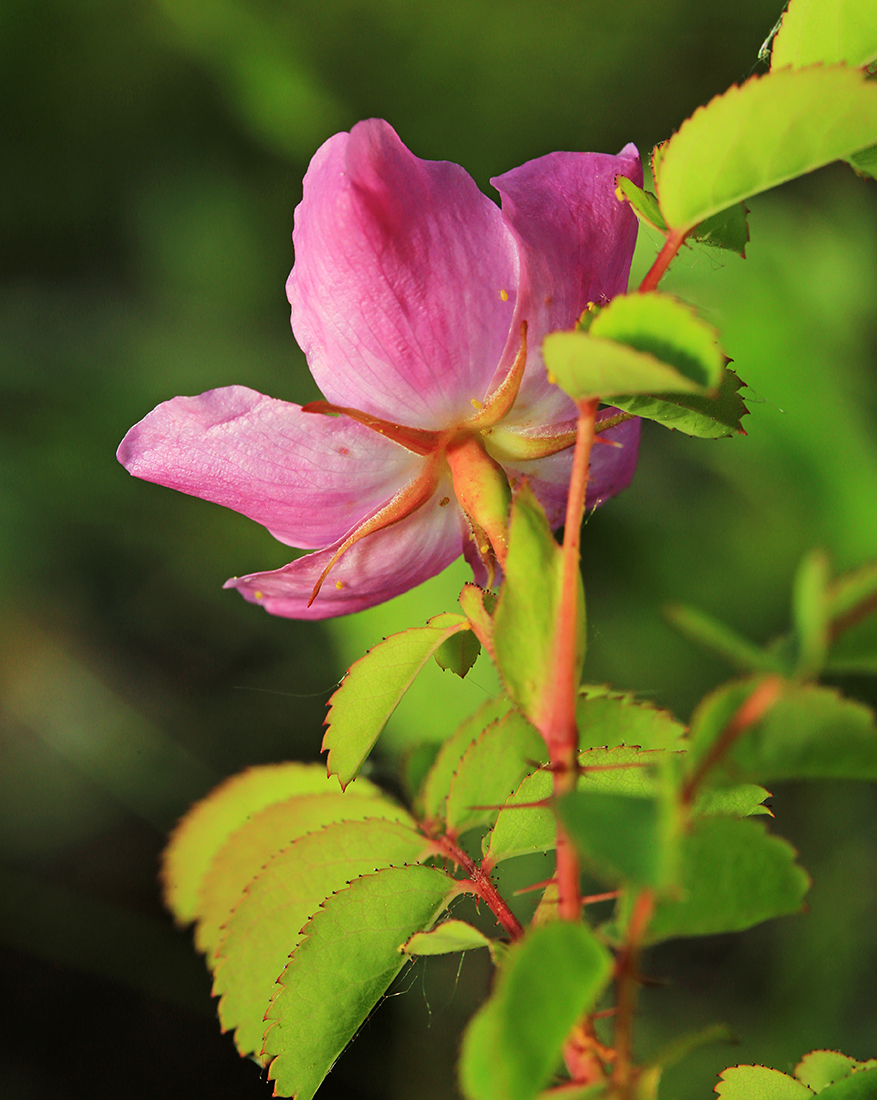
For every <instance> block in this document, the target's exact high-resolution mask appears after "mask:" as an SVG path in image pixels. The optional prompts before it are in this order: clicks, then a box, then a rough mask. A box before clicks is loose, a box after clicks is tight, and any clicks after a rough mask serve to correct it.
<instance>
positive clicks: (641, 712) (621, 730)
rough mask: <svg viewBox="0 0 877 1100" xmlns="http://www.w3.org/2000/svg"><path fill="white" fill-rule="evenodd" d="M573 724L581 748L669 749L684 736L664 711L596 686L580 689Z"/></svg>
mask: <svg viewBox="0 0 877 1100" xmlns="http://www.w3.org/2000/svg"><path fill="white" fill-rule="evenodd" d="M576 724H577V725H578V728H579V749H580V750H582V751H584V750H585V749H593V748H600V747H601V746H615V745H636V746H638V747H639V748H641V749H671V748H677V747H680V740H681V739H682V738H683V737H684V735H685V727H684V726H683V725H682V723H681V722H677V721H676V719H675V718H674V717H673V715H672V714H670V713H669V712H668V711H666V710H661V709H659V708H658V707H655V706H652V704H650V703H644V702H642V701H640V700H637V699H636V698H635V696H633V695H629V694H624V693H621V692H613V691H610V690H609V688H606V687H600V686H596V685H587V686H585V687H582V688H581V690H580V692H579V699H578V703H577V704H576Z"/></svg>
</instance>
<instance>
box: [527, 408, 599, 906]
mask: <svg viewBox="0 0 877 1100" xmlns="http://www.w3.org/2000/svg"><path fill="white" fill-rule="evenodd" d="M577 405H578V410H579V419H578V424H577V428H576V445H575V450H574V451H573V466H572V475H571V478H570V486H569V497H568V499H567V506H566V521H565V527H564V534H563V572H562V578H561V597H560V603H559V613H558V620H557V635H556V641H555V647H556V648H555V661H554V682H553V684H552V689H551V702H550V709H549V711H548V716H547V718H546V720H545V722H544V724H543V727H542V729H541V730H540V732H541V733H542V736H543V737H544V738H545V743H546V745H547V746H548V753H549V757H550V761H551V771H552V774H553V776H554V797H555V798H559V797H560V796H561V795H564V794H568V793H569V792H570V791H573V790H575V786H576V777H577V775H578V761H577V757H576V752H577V749H578V729H577V727H576V695H577V692H578V686H579V685H578V645H577V642H578V631H579V621H578V619H579V558H580V553H579V545H580V538H581V527H582V519H583V518H584V513H585V496H586V493H587V489H588V470H589V467H590V461H591V447H592V446H593V444H594V435H595V432H594V429H595V424H596V419H597V407H598V405H599V402H598V401H596V400H594V401H585V400H583V401H578V402H577ZM555 876H556V880H557V897H558V915H559V917H560V919H561V920H578V919H579V917H580V916H581V907H582V906H581V898H580V896H579V860H578V856H577V855H576V852H575V849H574V848H573V846H572V844H571V842H570V840H569V837H568V836H567V835H566V831H565V830H564V829H563V828H562V826H561V825H560V824H559V823H558V826H557V863H556V871H555Z"/></svg>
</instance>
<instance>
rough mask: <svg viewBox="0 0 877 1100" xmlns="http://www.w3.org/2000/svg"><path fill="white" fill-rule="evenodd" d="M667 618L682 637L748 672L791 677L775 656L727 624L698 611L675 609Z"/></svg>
mask: <svg viewBox="0 0 877 1100" xmlns="http://www.w3.org/2000/svg"><path fill="white" fill-rule="evenodd" d="M664 614H665V615H666V616H667V618H668V619H669V620H670V622H671V623H672V624H673V626H675V627H676V629H677V630H678V631H680V633H682V634H684V635H686V637H688V638H691V640H692V641H694V642H697V643H699V644H700V645H702V646H705V647H706V648H707V649H711V650H712V651H713V652H714V653H717V654H718V655H719V656H720V657H724V659H725V660H726V661H727V662H728V663H729V664H732V665H734V666H736V667H737V668H739V669H741V670H742V671H744V672H779V673H788V674H791V671H792V670H791V669H790V668H786V667H784V664H783V662H781V661H780V660H779V659H778V658H777V656H776V655H775V654H774V653H771V652H769V651H768V650H765V649H760V648H759V647H758V646H757V645H755V644H754V643H753V642H750V641H749V640H748V639H747V638H744V637H743V636H742V634H738V633H737V632H736V631H735V630H732V629H731V627H729V626H727V625H726V624H725V623H722V622H719V620H718V619H714V618H713V617H712V616H711V615H707V614H706V613H705V612H703V611H699V610H698V609H697V608H695V607H685V606H675V607H668V608H666V609H665V612H664Z"/></svg>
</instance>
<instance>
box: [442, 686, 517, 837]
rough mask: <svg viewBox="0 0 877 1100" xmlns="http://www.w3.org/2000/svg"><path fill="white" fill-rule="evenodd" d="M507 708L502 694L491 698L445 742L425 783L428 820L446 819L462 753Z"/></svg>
mask: <svg viewBox="0 0 877 1100" xmlns="http://www.w3.org/2000/svg"><path fill="white" fill-rule="evenodd" d="M508 709H509V701H508V699H505V698H504V697H502V696H500V697H499V698H497V699H488V700H487V701H486V702H485V703H483V704H482V705H481V706H480V707H479V708H478V710H477V711H476V712H475V713H474V714H473V715H472V716H471V717H470V718H467V719H466V721H465V722H462V723H461V724H460V725H459V726H458V727H457V729H456V730H455V731H454V733H452V734H451V736H450V737H449V738H448V739H447V741H445V743H444V744H443V745H442V747H441V750H440V751H439V754H438V756H437V757H436V758H435V763H434V764H433V766H432V768H431V769H430V771H429V775H427V777H426V782H425V783H424V786H423V796H422V801H423V816H424V819H425V820H426V821H429V822H436V821H441V822H444V821H445V809H446V805H445V804H446V802H447V797H448V791H449V790H450V789H451V780H452V779H453V778H454V774H455V773H456V771H457V768H458V767H459V766H460V761H461V760H462V759H463V754H464V753H465V752H466V749H468V748H469V746H470V745H471V744H472V742H473V741H474V740H475V739H476V738H477V737H478V736H479V734H481V733H482V732H483V731H484V730H485V729H487V727H488V726H489V725H491V723H493V722H496V721H497V720H498V719H499V718H502V717H503V715H504V714H506V712H507V711H508Z"/></svg>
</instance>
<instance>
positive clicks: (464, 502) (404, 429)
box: [302, 321, 575, 606]
mask: <svg viewBox="0 0 877 1100" xmlns="http://www.w3.org/2000/svg"><path fill="white" fill-rule="evenodd" d="M526 364H527V323H526V321H524V322H522V323H521V346H520V349H519V351H518V354H517V355H516V356H515V360H514V362H513V363H512V365H511V367H510V368H509V372H508V374H507V375H506V376H505V378H504V379H503V380H502V382H501V383H500V384H499V386H497V388H496V389H495V390H494V391H493V392H492V393H491V394H490V395H489V396H488V397H487V398H486V399H485V400H484V401H483V402H482V401H479V400H477V399H474V398H473V400H472V405H473V407H474V409H475V413H474V415H473V416H470V417H469V418H468V419H466V420H464V421H462V422H461V423H459V424H456V425H454V426H453V427H450V428H446V429H443V430H441V431H433V430H429V429H426V428H411V427H408V426H407V425H405V424H395V423H393V422H392V421H389V420H383V419H381V418H380V417H377V416H372V415H371V414H370V413H364V412H360V411H359V409H351V408H346V407H345V406H342V405H333V404H331V403H330V402H328V401H311V402H310V403H309V404H307V405H304V406H302V412H311V413H323V414H327V415H331V414H336V415H341V416H347V417H349V418H350V419H351V420H356V421H357V422H358V423H360V424H363V425H365V427H367V428H369V429H371V431H374V432H377V433H378V434H379V435H382V436H384V438H385V439H390V440H392V441H393V442H394V443H398V444H399V446H400V447H404V448H405V449H406V450H408V451H411V452H412V453H413V454H416V455H420V456H421V457H422V458H423V459H424V460H425V461H424V463H423V466H422V468H421V471H420V473H419V474H418V476H417V477H416V478H415V479H414V480H413V481H409V482H408V483H407V484H406V485H405V486H404V487H403V488H402V489H400V490H399V492H398V493H396V495H395V496H394V497H393V498H392V499H391V500H390V501H388V502H387V504H385V505H384V506H383V507H382V508H381V509H380V510H379V511H378V512H376V513H375V514H374V515H373V516H371V517H370V518H369V519H367V520H364V521H363V522H362V523H361V524H359V526H358V527H356V528H355V529H354V530H353V531H352V532H351V533H350V535H348V537H347V538H346V539H345V540H344V542H343V543H342V544H341V546H339V547H338V549H337V551H336V552H335V554H334V555H333V557H332V560H331V561H330V562H329V564H328V565H327V566H326V568H325V569H324V570H323V573H322V575H321V576H320V578H319V580H318V581H317V583H316V585H315V586H314V590H313V593H312V594H311V599H310V603H313V601H314V600H315V599H316V597H317V594H318V593H319V591H320V587H321V586H322V584H323V581H324V580H325V579H326V577H327V576H328V574H329V571H330V570H331V569H332V568H333V566H334V565H335V564H336V562H337V561H338V559H339V558H340V557H341V556H342V554H344V553H346V552H347V550H349V549H350V547H351V546H353V545H354V543H356V542H358V541H359V540H360V539H362V538H365V537H366V536H367V535H371V534H374V533H375V532H376V531H380V530H382V529H383V528H385V527H391V526H392V525H393V524H395V523H399V522H400V521H401V520H403V519H406V518H407V517H408V516H410V515H412V514H413V513H414V512H416V511H417V510H418V509H419V508H421V507H422V506H423V505H424V504H426V503H427V501H429V500H430V499H431V498H432V496H433V494H434V493H435V491H436V488H437V487H438V484H439V482H440V480H441V478H442V476H443V475H446V474H447V472H448V471H450V475H451V480H452V482H453V485H454V493H455V495H456V498H457V501H458V503H459V505H460V507H461V508H462V510H463V512H464V513H465V515H466V518H467V520H468V522H469V527H470V530H471V535H472V538H473V541H474V543H475V546H476V547H477V550H478V554H479V556H480V558H481V560H482V562H483V564H484V566H485V569H486V572H487V577H488V586H491V585H492V584H493V582H494V580H495V577H496V573H497V566H500V567H502V566H503V565H504V563H505V558H506V552H507V538H508V514H509V506H510V503H511V488H510V486H509V480H508V477H507V475H506V472H505V470H504V469H503V466H502V463H503V462H504V461H521V460H526V459H535V458H544V457H546V456H547V455H551V454H556V453H557V452H558V451H562V450H565V449H566V448H567V447H571V446H572V444H573V443H574V442H575V431H574V430H573V431H570V432H562V433H557V434H555V435H550V434H547V435H542V436H540V435H535V434H534V435H530V436H528V435H525V434H523V433H519V432H515V431H513V430H512V429H510V428H504V427H502V426H501V421H502V420H504V419H505V417H507V416H508V414H509V412H510V411H511V409H512V408H513V406H514V404H515V401H516V400H517V398H518V393H519V392H520V388H521V381H522V379H523V376H524V368H525V366H526ZM310 603H309V606H310Z"/></svg>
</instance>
